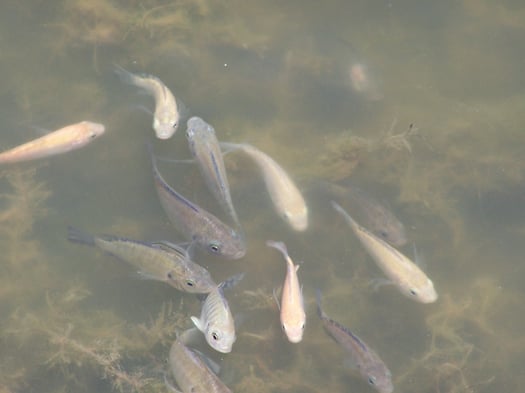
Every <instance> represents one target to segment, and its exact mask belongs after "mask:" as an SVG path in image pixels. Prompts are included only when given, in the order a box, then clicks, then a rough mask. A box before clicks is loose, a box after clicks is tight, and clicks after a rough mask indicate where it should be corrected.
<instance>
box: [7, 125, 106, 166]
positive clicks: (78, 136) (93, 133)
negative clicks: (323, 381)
mask: <svg viewBox="0 0 525 393" xmlns="http://www.w3.org/2000/svg"><path fill="white" fill-rule="evenodd" d="M105 130H106V129H105V127H104V126H103V125H102V124H99V123H93V122H90V121H81V122H80V123H76V124H71V125H69V126H66V127H63V128H61V129H59V130H56V131H53V132H50V133H49V134H46V135H44V136H42V137H40V138H37V139H34V140H32V141H30V142H27V143H24V144H22V145H20V146H17V147H14V148H12V149H10V150H7V151H5V152H3V153H0V164H3V163H15V162H22V161H30V160H36V159H38V158H44V157H49V156H54V155H56V154H61V153H66V152H68V151H71V150H76V149H80V148H81V147H84V146H86V145H87V144H88V143H90V142H92V141H93V140H95V139H96V138H98V137H99V136H100V135H102V134H104V132H105Z"/></svg>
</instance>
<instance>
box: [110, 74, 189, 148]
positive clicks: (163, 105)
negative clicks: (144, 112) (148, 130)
mask: <svg viewBox="0 0 525 393" xmlns="http://www.w3.org/2000/svg"><path fill="white" fill-rule="evenodd" d="M115 73H116V74H117V75H118V76H119V78H120V80H121V81H122V82H124V83H127V84H130V85H135V86H138V87H140V88H142V89H144V90H145V91H146V92H148V94H150V95H152V96H153V98H155V113H153V129H154V130H155V135H156V136H157V138H159V139H169V138H171V137H172V136H173V134H175V132H176V131H177V128H178V127H179V119H180V113H179V108H178V105H177V100H176V99H175V97H174V96H173V93H172V92H171V91H170V89H168V87H167V86H166V85H165V84H164V83H163V82H162V81H161V80H160V79H159V78H157V77H156V76H153V75H146V74H132V73H131V72H129V71H127V70H125V69H124V68H122V67H121V66H119V65H115Z"/></svg>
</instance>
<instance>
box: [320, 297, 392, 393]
mask: <svg viewBox="0 0 525 393" xmlns="http://www.w3.org/2000/svg"><path fill="white" fill-rule="evenodd" d="M317 314H318V315H319V318H320V319H321V321H322V323H323V327H324V328H325V330H326V331H327V332H328V334H329V335H330V336H331V337H332V338H333V339H334V340H335V341H336V342H337V343H338V344H339V345H340V346H341V348H343V349H344V350H345V351H346V352H347V353H348V354H349V355H350V357H351V360H352V363H353V364H355V365H356V366H357V369H358V371H359V374H360V375H361V377H362V378H363V379H364V380H365V381H368V383H369V384H370V385H371V386H372V387H374V388H375V389H376V390H377V391H378V392H380V393H391V392H392V391H393V390H394V386H393V385H392V373H391V372H390V370H389V369H388V367H387V366H386V365H385V363H383V361H382V360H381V358H380V357H379V356H378V355H377V354H376V353H375V352H374V351H373V350H372V349H371V348H370V347H369V346H368V345H366V343H365V342H364V341H363V340H361V339H360V338H359V337H357V336H356V335H355V334H354V333H352V331H351V330H350V329H348V328H346V327H344V326H343V325H341V324H340V323H339V322H337V321H334V320H333V319H331V318H329V317H328V315H326V313H325V312H324V311H323V310H322V308H321V292H320V291H319V290H317Z"/></svg>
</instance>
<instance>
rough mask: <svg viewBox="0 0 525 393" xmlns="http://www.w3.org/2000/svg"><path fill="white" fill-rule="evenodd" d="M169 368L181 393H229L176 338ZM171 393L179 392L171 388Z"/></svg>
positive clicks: (194, 354)
mask: <svg viewBox="0 0 525 393" xmlns="http://www.w3.org/2000/svg"><path fill="white" fill-rule="evenodd" d="M168 362H169V366H170V369H171V373H172V374H173V378H174V379H175V382H177V385H178V386H179V388H180V389H181V390H182V393H200V392H203V393H204V392H206V393H231V390H230V389H228V387H227V386H226V385H224V383H223V382H222V381H221V380H220V379H219V377H218V376H217V375H216V374H215V373H214V372H213V371H211V370H210V368H209V367H208V366H207V365H206V363H205V362H204V361H203V360H202V359H201V357H200V356H199V355H198V354H197V353H195V352H194V351H192V350H191V349H190V348H188V347H187V346H186V345H184V343H183V342H182V341H181V340H180V339H179V338H177V339H176V340H175V341H174V342H173V344H172V345H171V349H170V354H169V359H168ZM169 388H170V389H171V390H172V391H173V392H179V391H178V390H176V389H175V388H173V387H172V386H169Z"/></svg>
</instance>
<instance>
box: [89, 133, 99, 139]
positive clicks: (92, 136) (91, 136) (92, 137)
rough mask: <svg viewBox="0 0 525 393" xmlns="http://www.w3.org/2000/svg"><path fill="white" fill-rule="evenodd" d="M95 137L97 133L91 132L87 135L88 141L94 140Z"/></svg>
mask: <svg viewBox="0 0 525 393" xmlns="http://www.w3.org/2000/svg"><path fill="white" fill-rule="evenodd" d="M96 137H97V133H96V132H92V133H91V134H90V135H89V138H90V139H95V138H96Z"/></svg>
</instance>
